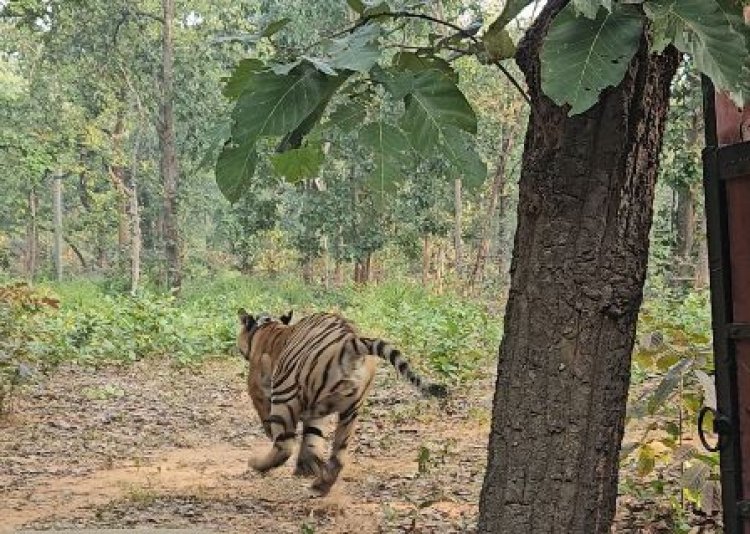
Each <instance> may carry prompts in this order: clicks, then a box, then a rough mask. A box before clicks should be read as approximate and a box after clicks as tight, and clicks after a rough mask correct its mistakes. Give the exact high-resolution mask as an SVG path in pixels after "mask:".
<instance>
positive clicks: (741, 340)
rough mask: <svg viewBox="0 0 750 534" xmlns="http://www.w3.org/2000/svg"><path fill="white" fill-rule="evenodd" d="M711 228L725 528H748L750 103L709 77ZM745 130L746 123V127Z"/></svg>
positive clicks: (736, 531)
mask: <svg viewBox="0 0 750 534" xmlns="http://www.w3.org/2000/svg"><path fill="white" fill-rule="evenodd" d="M703 97H704V98H703V102H704V117H705V132H706V148H705V149H704V151H703V181H704V191H705V214H706V230H707V235H708V251H709V254H708V256H709V266H710V275H711V315H712V328H713V344H714V362H715V371H716V372H715V382H716V410H713V409H711V408H703V410H702V411H701V415H700V418H699V419H700V420H699V423H702V422H703V420H704V418H705V415H706V414H707V412H713V415H714V431H715V432H716V433H717V434H718V442H717V443H716V444H715V445H711V444H708V443H707V442H706V439H705V437H704V434H703V432H702V426H701V424H699V431H700V432H701V440H702V441H703V443H704V446H706V447H707V448H709V450H718V451H719V455H720V469H721V488H722V504H723V510H724V528H725V532H726V533H727V534H750V141H747V139H750V109H745V110H742V109H737V108H736V106H734V105H733V104H732V103H731V102H730V101H729V99H728V98H727V97H726V96H725V95H723V94H718V93H716V92H715V90H714V87H713V85H712V84H711V82H710V81H709V80H707V79H706V78H704V80H703ZM746 130H747V131H746Z"/></svg>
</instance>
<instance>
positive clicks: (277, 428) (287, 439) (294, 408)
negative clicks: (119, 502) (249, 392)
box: [248, 399, 300, 473]
mask: <svg viewBox="0 0 750 534" xmlns="http://www.w3.org/2000/svg"><path fill="white" fill-rule="evenodd" d="M299 412H300V410H299V401H297V400H296V399H292V400H291V401H289V402H286V403H283V404H273V405H272V407H271V415H270V416H269V417H268V419H267V420H266V423H267V424H269V425H270V427H271V437H272V439H273V445H272V446H271V450H269V451H268V452H267V453H265V454H263V455H261V456H252V457H251V458H250V460H248V466H249V467H251V468H252V469H254V470H255V471H257V472H259V473H265V472H266V471H269V470H271V469H274V468H276V467H279V466H280V465H282V464H284V463H285V462H286V461H287V460H288V459H289V457H290V456H291V455H292V448H293V447H294V438H295V437H296V435H297V433H296V428H297V419H298V417H299Z"/></svg>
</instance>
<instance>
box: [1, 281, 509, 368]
mask: <svg viewBox="0 0 750 534" xmlns="http://www.w3.org/2000/svg"><path fill="white" fill-rule="evenodd" d="M6 287H10V286H6ZM43 298H51V299H54V301H55V306H48V305H47V306H45V305H36V304H34V305H29V303H28V302H26V301H27V300H28V299H32V300H33V299H43ZM57 300H59V306H58V305H57ZM240 307H244V308H246V309H248V310H253V311H255V312H268V313H271V314H276V315H279V314H281V313H282V312H285V311H287V310H289V309H293V310H294V311H295V314H296V315H297V316H298V317H299V316H302V315H303V314H306V313H310V312H314V311H321V310H324V311H338V312H341V313H343V314H344V315H345V316H346V317H349V318H350V319H352V320H353V321H354V322H355V323H356V324H357V325H358V326H359V327H360V329H361V330H362V331H363V332H366V333H367V334H368V335H378V336H382V337H384V338H386V339H389V340H391V341H393V342H395V343H396V344H398V345H399V346H400V347H401V348H402V350H403V351H404V352H405V353H407V354H408V355H409V358H410V359H411V360H412V361H414V362H415V363H416V365H417V366H418V367H422V368H428V369H431V370H432V371H433V372H436V373H440V374H442V375H444V377H445V378H447V379H451V380H454V381H464V380H468V379H470V378H471V377H473V376H475V375H476V373H478V372H481V371H482V370H483V369H485V368H486V365H484V364H486V362H488V361H490V359H491V358H492V357H493V356H494V355H495V354H496V351H497V345H498V342H499V337H500V324H499V321H498V319H497V318H495V317H490V315H489V314H488V312H487V311H486V309H485V308H484V307H483V306H482V305H481V304H480V303H478V302H475V301H471V300H467V299H463V298H461V297H459V296H458V295H455V294H445V295H433V294H431V293H429V292H427V291H425V290H424V289H423V288H421V287H420V286H418V285H415V284H413V283H409V282H391V283H386V284H382V285H377V286H375V285H373V286H367V287H345V288H339V289H331V290H325V289H323V288H317V287H309V286H304V285H303V284H301V283H300V282H297V281H294V280H264V279H260V278H250V277H241V276H239V275H225V276H222V277H219V278H216V279H214V280H212V281H211V282H209V283H205V282H203V283H194V284H191V285H187V286H186V287H185V288H184V290H183V292H182V294H181V295H180V297H179V298H175V297H174V296H171V295H164V294H159V293H155V292H149V291H145V292H142V293H140V294H138V295H136V296H131V295H128V294H123V293H119V292H112V291H109V290H107V289H106V288H105V286H104V285H100V284H97V283H95V282H91V281H76V282H68V283H63V284H56V285H42V286H39V287H38V288H36V289H35V290H34V291H31V290H29V289H28V288H25V287H24V286H16V287H15V288H14V289H13V291H6V294H5V297H4V298H2V299H0V313H2V314H3V315H2V321H1V322H0V340H3V341H0V343H2V345H0V365H2V368H3V369H4V376H5V381H6V382H9V381H10V377H15V376H16V375H17V373H18V369H22V370H23V373H24V375H26V374H29V373H31V372H32V371H33V370H40V371H44V370H46V369H48V368H50V367H52V366H54V365H56V364H58V363H59V362H61V361H71V360H72V361H77V362H81V363H85V364H91V365H97V364H103V363H109V362H112V361H121V362H128V361H135V360H138V359H142V358H151V357H162V356H164V357H169V358H172V359H174V361H175V362H176V363H178V364H190V363H192V362H196V361H199V360H200V359H201V358H204V357H207V356H219V355H230V354H232V353H233V347H234V343H235V335H236V330H237V315H236V312H237V309H238V308H240ZM14 380H15V378H14Z"/></svg>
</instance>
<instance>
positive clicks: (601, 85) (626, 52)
mask: <svg viewBox="0 0 750 534" xmlns="http://www.w3.org/2000/svg"><path fill="white" fill-rule="evenodd" d="M642 31H643V20H642V19H641V17H640V16H639V14H638V11H637V10H636V9H635V8H634V7H633V6H623V5H619V4H618V6H617V7H616V8H615V9H613V10H612V12H609V11H607V10H605V9H599V10H598V15H597V16H596V18H593V19H590V18H587V17H584V16H577V15H576V11H575V9H574V6H573V5H569V6H568V7H566V8H565V9H563V10H562V11H561V12H560V13H559V14H558V15H557V17H555V20H554V21H553V22H552V25H551V26H550V29H549V33H548V34H547V38H546V39H545V41H544V46H543V48H542V53H541V61H542V89H543V90H544V93H545V94H546V95H547V96H549V97H550V98H551V99H552V100H554V101H555V102H556V103H557V104H559V105H564V104H569V105H570V112H569V115H576V114H578V113H581V112H583V111H586V110H587V109H589V108H590V107H591V106H593V105H594V104H595V103H596V102H597V100H598V99H599V93H600V92H601V91H602V90H603V89H605V88H606V87H609V86H612V85H617V84H618V83H619V82H620V80H622V77H623V76H624V75H625V72H626V70H627V68H628V64H629V63H630V60H631V58H632V57H633V54H635V52H636V50H638V46H639V44H640V40H641V33H642Z"/></svg>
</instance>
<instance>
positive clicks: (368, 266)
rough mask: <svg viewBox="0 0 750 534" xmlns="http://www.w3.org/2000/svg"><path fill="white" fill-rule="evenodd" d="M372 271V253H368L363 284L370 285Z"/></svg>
mask: <svg viewBox="0 0 750 534" xmlns="http://www.w3.org/2000/svg"><path fill="white" fill-rule="evenodd" d="M371 269H372V252H368V253H367V255H366V256H365V263H364V268H363V270H362V283H363V284H369V283H370V270H371Z"/></svg>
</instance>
